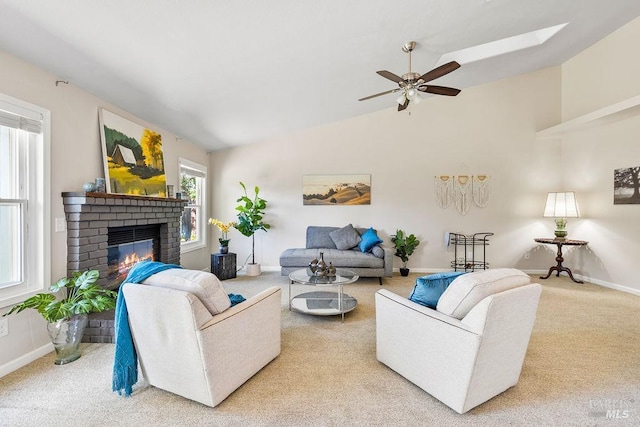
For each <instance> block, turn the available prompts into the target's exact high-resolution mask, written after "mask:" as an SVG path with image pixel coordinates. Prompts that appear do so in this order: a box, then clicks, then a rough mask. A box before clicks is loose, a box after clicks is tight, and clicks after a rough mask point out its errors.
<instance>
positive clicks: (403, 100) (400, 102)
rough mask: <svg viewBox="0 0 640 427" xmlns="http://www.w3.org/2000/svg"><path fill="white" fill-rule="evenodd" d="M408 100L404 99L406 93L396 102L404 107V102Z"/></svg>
mask: <svg viewBox="0 0 640 427" xmlns="http://www.w3.org/2000/svg"><path fill="white" fill-rule="evenodd" d="M406 100H407V98H405V97H404V93H403V94H402V95H400V96H399V97H398V98H397V99H396V102H397V103H398V104H400V105H404V102H405V101H406Z"/></svg>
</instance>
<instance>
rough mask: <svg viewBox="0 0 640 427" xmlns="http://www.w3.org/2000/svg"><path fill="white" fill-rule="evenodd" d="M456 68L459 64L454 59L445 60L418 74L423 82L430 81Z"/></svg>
mask: <svg viewBox="0 0 640 427" xmlns="http://www.w3.org/2000/svg"><path fill="white" fill-rule="evenodd" d="M458 68H460V64H458V63H457V62H456V61H451V62H447V63H446V64H444V65H441V66H439V67H437V68H434V69H433V70H431V71H429V72H427V73H424V74H423V75H421V76H420V80H423V81H424V82H425V83H426V82H430V81H431V80H435V79H437V78H438V77H442V76H444V75H445V74H449V73H450V72H452V71H455V70H457V69H458ZM379 73H380V72H378V74H379Z"/></svg>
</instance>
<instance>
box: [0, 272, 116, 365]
mask: <svg viewBox="0 0 640 427" xmlns="http://www.w3.org/2000/svg"><path fill="white" fill-rule="evenodd" d="M98 276H99V273H98V271H97V270H88V271H84V272H80V271H77V272H75V273H73V275H72V277H63V278H62V279H60V280H58V281H57V282H55V283H54V284H53V285H51V286H50V287H49V290H50V291H51V292H61V293H62V295H63V296H62V298H60V299H59V298H57V297H56V295H55V294H53V293H39V294H36V295H34V296H32V297H30V298H27V299H26V300H24V301H23V302H21V303H20V304H16V305H15V306H13V307H12V308H11V310H9V311H8V312H7V313H5V314H4V316H8V315H10V314H12V313H20V312H21V311H23V310H26V309H27V308H32V309H34V310H36V311H38V313H40V315H41V316H42V317H43V318H44V319H45V320H46V321H47V322H48V324H47V331H48V332H49V337H50V338H51V341H52V343H53V346H54V347H55V349H56V360H55V362H54V363H55V364H56V365H63V364H65V363H69V362H73V361H74V360H76V359H78V358H79V357H80V342H81V341H82V334H83V332H84V328H85V326H86V324H87V314H89V313H92V312H99V311H104V310H110V309H113V308H115V306H116V296H117V294H116V293H115V292H113V291H110V290H107V289H104V288H102V287H100V286H99V285H97V284H96V282H97V281H98Z"/></svg>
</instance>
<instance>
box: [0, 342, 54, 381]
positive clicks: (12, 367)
mask: <svg viewBox="0 0 640 427" xmlns="http://www.w3.org/2000/svg"><path fill="white" fill-rule="evenodd" d="M54 350H55V349H54V348H53V344H51V343H49V344H46V345H43V346H42V347H40V348H37V349H35V350H33V351H31V352H29V353H27V354H25V355H23V356H21V357H18V358H17V359H14V360H12V361H11V362H9V363H6V364H4V365H2V366H0V378H2V377H4V376H5V375H8V374H10V373H12V372H13V371H17V370H18V369H20V368H22V367H23V366H26V365H28V364H29V363H31V362H33V361H34V360H36V359H39V358H41V357H42V356H44V355H45V354H49V353H51V352H52V351H54Z"/></svg>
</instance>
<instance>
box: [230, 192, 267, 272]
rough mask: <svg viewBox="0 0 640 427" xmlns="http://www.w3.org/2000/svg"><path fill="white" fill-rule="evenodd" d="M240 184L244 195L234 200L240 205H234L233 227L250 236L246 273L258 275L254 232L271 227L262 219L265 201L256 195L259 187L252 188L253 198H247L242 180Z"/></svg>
mask: <svg viewBox="0 0 640 427" xmlns="http://www.w3.org/2000/svg"><path fill="white" fill-rule="evenodd" d="M240 186H242V189H243V190H244V196H241V197H240V198H239V199H238V200H236V201H237V202H240V205H238V206H237V207H236V210H237V211H238V222H236V223H235V224H234V227H235V228H236V229H237V230H238V231H239V232H240V233H242V234H243V235H245V236H247V237H251V263H249V265H248V266H247V275H249V276H258V275H260V264H256V258H255V255H256V254H255V248H256V247H255V232H256V231H258V230H264V231H267V230H268V229H269V228H271V226H270V225H269V224H266V223H265V222H264V221H263V220H262V218H263V216H264V210H265V208H266V207H267V201H266V200H264V199H263V198H261V197H260V196H259V195H258V193H259V192H260V188H258V186H257V185H256V187H255V188H254V192H255V194H254V196H253V199H250V198H249V195H248V194H247V187H245V185H244V184H243V183H242V182H240Z"/></svg>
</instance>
